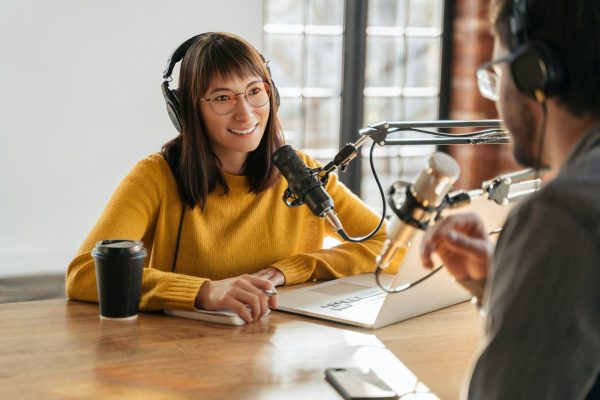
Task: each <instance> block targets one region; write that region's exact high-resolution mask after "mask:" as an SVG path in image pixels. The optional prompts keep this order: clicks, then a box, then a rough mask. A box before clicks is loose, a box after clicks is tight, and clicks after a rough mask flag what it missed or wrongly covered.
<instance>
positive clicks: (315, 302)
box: [277, 197, 510, 329]
mask: <svg viewBox="0 0 600 400" xmlns="http://www.w3.org/2000/svg"><path fill="white" fill-rule="evenodd" d="M509 210H510V206H500V205H498V204H496V203H494V202H492V201H489V200H487V199H485V198H484V197H479V198H475V199H473V200H472V202H471V204H469V205H468V206H466V207H462V208H460V209H457V210H450V211H448V212H446V213H445V215H449V214H454V213H462V212H475V213H477V214H479V216H480V217H481V218H482V219H483V222H484V225H485V227H486V229H487V231H488V232H491V231H493V230H494V229H497V228H499V227H502V225H503V224H504V221H505V219H506V216H507V215H508V212H509ZM342 222H343V221H342ZM423 234H424V233H423V232H421V231H419V232H417V234H416V235H415V237H414V239H413V240H412V245H411V247H410V248H409V250H408V252H407V254H406V257H405V258H404V260H403V262H402V265H401V266H400V268H399V269H398V272H397V274H395V275H392V274H385V273H382V274H381V275H380V278H381V279H380V281H381V283H382V284H383V285H385V287H387V288H389V287H390V286H392V287H400V286H402V285H404V284H406V283H412V282H414V281H416V280H418V279H420V278H421V277H423V276H425V275H427V274H428V273H429V272H431V271H430V270H428V269H425V268H424V267H423V266H422V263H421V258H420V246H421V240H422V238H423ZM491 239H492V240H495V238H491ZM470 298H471V295H470V293H469V292H468V291H467V290H465V289H464V288H463V287H462V286H461V285H460V284H458V283H457V282H455V281H454V278H453V277H452V276H451V275H450V273H449V272H448V271H447V270H446V268H442V269H441V270H439V271H438V272H436V273H435V274H433V275H432V276H431V277H429V278H428V279H426V280H425V281H423V282H421V283H419V284H418V285H416V286H413V287H411V288H410V289H408V290H405V291H403V292H400V293H394V294H388V293H386V292H384V291H383V290H381V289H380V288H379V286H378V285H377V283H376V281H375V275H374V274H373V273H368V274H361V275H354V276H348V277H345V278H340V279H335V280H332V281H327V282H323V283H320V284H317V285H312V286H308V287H303V288H300V289H295V290H288V291H285V292H282V293H280V295H279V302H278V303H279V304H278V306H277V310H280V311H286V312H290V313H295V314H301V315H306V316H310V317H315V318H320V319H325V320H329V321H335V322H340V323H343V324H349V325H354V326H359V327H363V328H371V329H378V328H381V327H384V326H387V325H391V324H394V323H396V322H400V321H404V320H406V319H409V318H412V317H416V316H419V315H422V314H425V313H428V312H431V311H435V310H439V309H441V308H444V307H448V306H452V305H454V304H458V303H461V302H463V301H466V300H469V299H470Z"/></svg>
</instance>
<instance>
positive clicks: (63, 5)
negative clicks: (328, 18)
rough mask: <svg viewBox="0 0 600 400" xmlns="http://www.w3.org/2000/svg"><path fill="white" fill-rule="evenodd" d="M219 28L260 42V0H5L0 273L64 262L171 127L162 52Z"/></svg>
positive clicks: (48, 268) (0, 27)
mask: <svg viewBox="0 0 600 400" xmlns="http://www.w3.org/2000/svg"><path fill="white" fill-rule="evenodd" d="M215 30H219V31H230V32H234V33H236V34H239V35H241V36H243V37H245V38H246V39H248V40H249V41H250V42H252V43H253V44H254V45H255V46H256V47H257V48H260V43H261V30H262V0H219V1H203V0H185V1H182V0H177V1H176V0H154V1H151V0H95V1H92V0H53V1H45V0H0V57H1V61H0V277H1V276H14V275H22V274H30V273H37V272H62V271H64V270H65V268H66V266H67V265H68V263H69V261H70V259H71V258H72V257H73V254H74V253H75V251H76V250H77V248H78V247H79V245H80V244H81V242H82V241H83V239H84V237H85V235H86V234H87V232H88V231H89V230H90V229H91V227H92V225H93V224H94V222H95V221H96V219H97V218H98V216H99V215H100V212H101V211H102V209H103V207H104V205H105V204H106V202H107V200H108V198H109V196H110V194H111V193H112V192H113V190H114V189H115V188H116V186H117V184H118V183H119V181H120V180H121V179H122V178H123V176H124V175H125V174H126V173H127V172H128V171H129V170H130V169H131V167H133V165H134V164H135V162H136V161H137V160H139V159H140V158H142V157H144V156H146V155H147V154H150V153H152V152H156V151H159V150H160V147H161V146H162V144H163V143H165V142H166V141H167V140H169V139H170V138H172V137H173V136H175V134H176V131H175V129H174V128H173V126H172V125H171V122H170V120H169V119H168V116H167V113H166V111H165V106H164V102H163V99H162V95H161V92H160V83H161V81H162V71H163V69H164V67H165V63H166V61H167V58H168V57H169V55H170V54H171V52H172V51H173V50H174V49H175V48H176V47H177V46H178V45H179V44H180V43H181V42H183V41H184V40H185V39H187V38H188V37H191V36H193V35H195V34H198V33H201V32H205V31H215ZM177 69H178V66H177V67H176V70H177Z"/></svg>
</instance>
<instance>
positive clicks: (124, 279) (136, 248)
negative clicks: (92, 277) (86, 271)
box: [92, 240, 148, 320]
mask: <svg viewBox="0 0 600 400" xmlns="http://www.w3.org/2000/svg"><path fill="white" fill-rule="evenodd" d="M147 255H148V252H147V251H146V249H145V248H144V244H143V243H142V242H140V241H137V240H102V241H100V242H97V243H96V247H95V248H94V250H92V257H94V261H95V264H96V283H97V287H98V303H99V304H100V317H101V318H104V319H116V320H128V319H135V318H137V314H138V305H139V302H140V292H141V288H142V274H143V272H144V260H145V258H146V256H147Z"/></svg>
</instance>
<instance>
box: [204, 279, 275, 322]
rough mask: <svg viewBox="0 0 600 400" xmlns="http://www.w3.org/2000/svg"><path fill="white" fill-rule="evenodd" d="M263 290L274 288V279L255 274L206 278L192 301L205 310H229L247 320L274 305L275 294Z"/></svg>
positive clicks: (258, 317) (256, 316)
mask: <svg viewBox="0 0 600 400" xmlns="http://www.w3.org/2000/svg"><path fill="white" fill-rule="evenodd" d="M278 272H279V271H278ZM266 290H270V291H273V292H276V290H275V285H274V284H273V282H271V281H270V280H268V279H265V278H261V277H258V276H254V275H241V276H236V277H234V278H229V279H223V280H220V281H206V282H205V283H204V284H203V285H202V286H201V287H200V290H198V294H197V295H196V300H195V302H194V305H195V306H196V308H201V309H204V310H223V309H228V310H232V311H234V312H235V313H236V314H238V315H239V316H240V317H241V318H242V319H243V320H244V321H246V322H248V323H249V322H252V321H257V320H259V319H260V318H262V317H263V316H264V315H265V314H266V313H267V311H268V310H269V308H275V307H276V306H277V295H275V296H268V295H267V294H265V291H266ZM248 306H250V309H248Z"/></svg>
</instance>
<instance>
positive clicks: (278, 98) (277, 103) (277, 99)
mask: <svg viewBox="0 0 600 400" xmlns="http://www.w3.org/2000/svg"><path fill="white" fill-rule="evenodd" d="M270 72H271V71H269V73H270ZM271 85H272V86H273V94H274V95H275V105H277V108H279V106H280V105H281V98H280V97H279V90H277V86H275V81H274V80H273V77H271Z"/></svg>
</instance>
